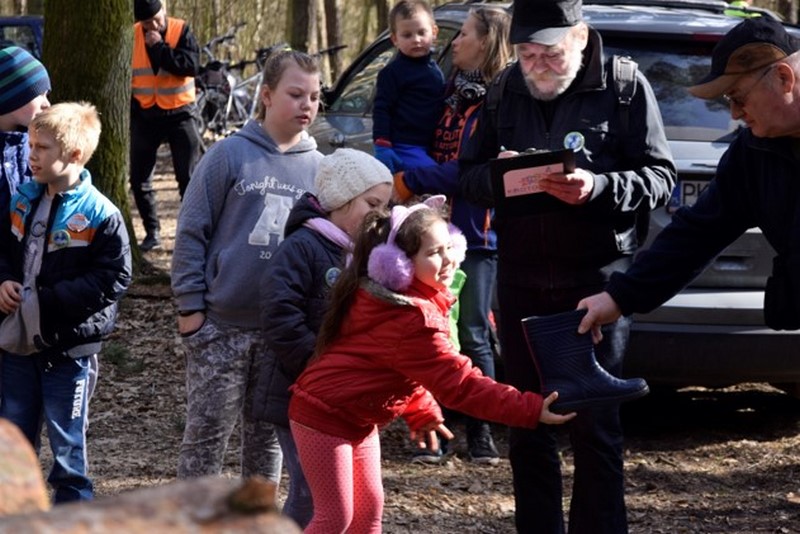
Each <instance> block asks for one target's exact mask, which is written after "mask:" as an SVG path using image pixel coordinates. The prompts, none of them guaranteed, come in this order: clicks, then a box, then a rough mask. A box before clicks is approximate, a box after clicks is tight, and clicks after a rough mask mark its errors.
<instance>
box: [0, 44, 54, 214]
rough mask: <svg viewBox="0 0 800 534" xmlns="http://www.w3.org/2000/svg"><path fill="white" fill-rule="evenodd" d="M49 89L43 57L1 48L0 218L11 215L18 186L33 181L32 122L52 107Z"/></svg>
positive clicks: (15, 47)
mask: <svg viewBox="0 0 800 534" xmlns="http://www.w3.org/2000/svg"><path fill="white" fill-rule="evenodd" d="M49 92H50V77H49V76H48V74H47V70H46V69H45V68H44V65H42V64H41V63H40V62H39V60H37V59H36V58H35V57H33V56H32V55H31V54H30V53H29V52H28V51H27V50H25V49H24V48H20V47H18V46H9V47H8V48H3V49H0V217H3V218H5V217H6V216H7V214H8V208H9V202H10V201H11V197H12V196H13V195H14V193H15V192H16V191H17V186H19V185H20V184H21V183H23V182H27V181H28V180H30V176H31V174H30V170H29V169H28V133H27V132H28V125H29V124H30V122H31V120H32V119H33V117H34V116H35V115H36V114H37V113H39V112H40V111H42V110H43V109H46V108H48V107H49V106H50V102H48V100H47V93H49ZM0 220H2V219H0Z"/></svg>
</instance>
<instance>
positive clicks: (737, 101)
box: [722, 65, 775, 108]
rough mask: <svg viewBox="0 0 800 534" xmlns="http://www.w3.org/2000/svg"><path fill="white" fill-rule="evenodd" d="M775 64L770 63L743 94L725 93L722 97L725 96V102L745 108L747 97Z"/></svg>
mask: <svg viewBox="0 0 800 534" xmlns="http://www.w3.org/2000/svg"><path fill="white" fill-rule="evenodd" d="M774 66H775V65H770V66H769V67H767V68H766V69H764V72H762V73H761V75H760V76H759V77H758V79H757V80H756V81H755V82H753V84H752V85H751V86H750V87H748V88H747V90H746V91H745V92H744V93H742V94H741V95H737V96H731V95H729V94H723V95H722V98H724V99H725V102H727V103H728V104H729V105H731V106H736V107H737V108H743V107H744V106H745V105H746V104H747V97H748V96H749V95H750V93H751V92H752V91H753V89H755V88H756V86H757V85H758V84H759V83H761V80H763V79H764V78H765V77H766V76H767V73H768V72H769V71H770V70H772V67H774Z"/></svg>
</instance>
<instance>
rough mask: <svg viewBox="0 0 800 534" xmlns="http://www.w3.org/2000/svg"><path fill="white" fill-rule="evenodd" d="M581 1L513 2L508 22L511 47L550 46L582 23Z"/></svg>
mask: <svg viewBox="0 0 800 534" xmlns="http://www.w3.org/2000/svg"><path fill="white" fill-rule="evenodd" d="M581 7H582V2H581V0H533V1H527V2H525V1H519V0H517V1H515V2H514V16H513V17H512V19H511V34H510V37H511V44H520V43H537V44H541V45H545V46H553V45H555V44H557V43H559V42H561V40H562V39H564V37H565V36H566V35H567V32H569V30H570V28H572V27H573V26H575V25H577V24H578V23H579V22H581V21H582V20H583V18H582V15H581Z"/></svg>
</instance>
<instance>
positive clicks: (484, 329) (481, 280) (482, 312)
mask: <svg viewBox="0 0 800 534" xmlns="http://www.w3.org/2000/svg"><path fill="white" fill-rule="evenodd" d="M461 270H463V271H464V273H465V274H466V275H467V282H466V283H465V284H464V287H463V288H461V293H460V294H459V296H458V306H459V315H458V342H459V343H460V344H461V353H462V354H464V355H466V356H469V357H470V359H471V360H472V364H473V365H475V367H477V368H478V369H480V370H481V372H483V374H484V375H486V376H488V377H491V378H494V356H493V355H492V345H491V341H490V335H491V325H490V324H489V312H490V311H491V309H492V291H493V290H494V280H495V278H496V277H497V254H495V253H494V252H488V251H483V250H469V251H467V257H466V258H465V259H464V262H463V263H462V264H461Z"/></svg>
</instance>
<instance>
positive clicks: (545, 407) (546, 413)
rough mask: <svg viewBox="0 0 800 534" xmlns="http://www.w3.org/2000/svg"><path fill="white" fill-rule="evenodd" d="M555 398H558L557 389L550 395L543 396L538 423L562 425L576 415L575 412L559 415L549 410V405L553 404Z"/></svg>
mask: <svg viewBox="0 0 800 534" xmlns="http://www.w3.org/2000/svg"><path fill="white" fill-rule="evenodd" d="M557 398H558V391H554V392H552V393H551V394H550V395H548V396H547V397H545V399H544V402H543V403H542V413H541V414H540V415H539V422H540V423H546V424H548V425H563V424H564V423H566V422H567V421H569V420H570V419H572V418H573V417H575V415H576V414H575V412H572V413H568V414H566V415H561V414H557V413H553V412H551V411H550V405H551V404H553V403H554V402H555V401H556V399H557Z"/></svg>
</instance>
